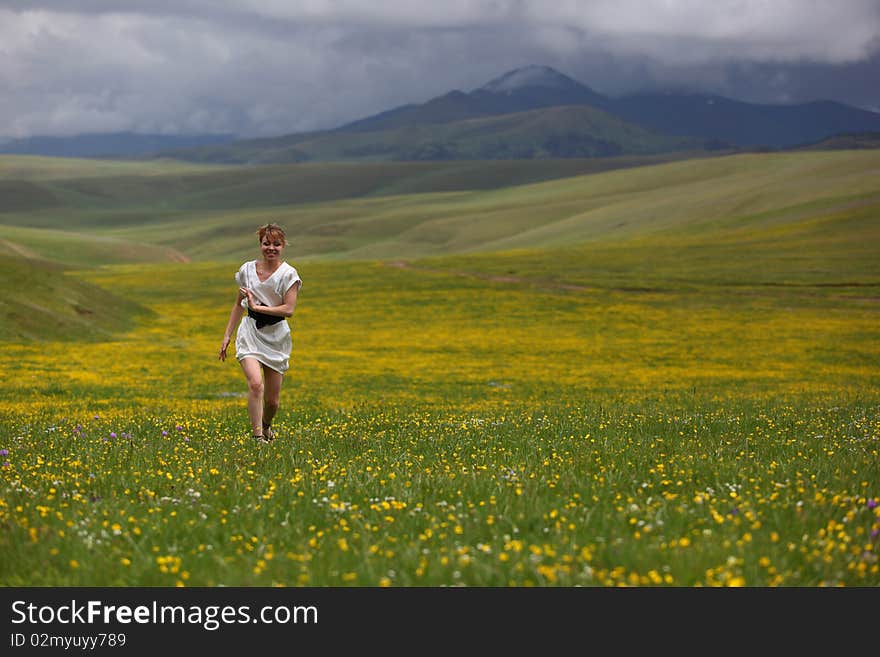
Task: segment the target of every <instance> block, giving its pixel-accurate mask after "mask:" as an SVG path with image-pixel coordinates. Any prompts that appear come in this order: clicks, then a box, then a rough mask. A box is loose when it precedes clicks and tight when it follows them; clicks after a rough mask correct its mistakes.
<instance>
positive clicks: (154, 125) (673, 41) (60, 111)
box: [0, 0, 880, 136]
mask: <svg viewBox="0 0 880 657" xmlns="http://www.w3.org/2000/svg"><path fill="white" fill-rule="evenodd" d="M0 54H2V58H0V88H3V89H4V93H3V94H2V96H0V121H2V125H3V126H4V128H3V129H2V133H0V134H3V135H5V136H26V135H30V134H71V133H77V132H107V131H115V130H136V131H141V132H166V133H181V132H182V133H194V132H232V133H236V134H240V135H260V134H262V135H271V134H282V133H287V132H297V131H304V130H310V129H319V128H327V127H333V126H336V125H339V124H341V123H344V122H346V121H350V120H354V119H357V118H361V117H363V116H366V115H369V114H372V113H375V112H379V111H382V110H385V109H388V108H390V107H394V106H397V105H400V104H403V103H409V102H423V101H425V100H427V99H429V98H431V97H433V96H435V95H438V94H442V93H445V92H446V91H449V90H451V89H461V90H471V89H473V88H476V87H478V86H480V85H482V84H483V83H485V82H487V81H488V80H489V79H491V78H494V77H497V76H498V75H501V74H503V73H504V72H506V71H508V70H510V69H512V68H516V67H519V66H524V65H528V64H545V65H549V66H553V67H555V68H557V69H559V70H560V71H562V72H564V73H566V74H568V75H571V76H572V77H575V78H576V79H578V80H580V81H581V82H583V83H585V84H587V85H589V86H591V87H593V88H594V89H596V90H597V91H599V92H602V93H606V94H609V95H619V94H622V93H627V92H630V91H635V90H639V89H642V88H646V87H647V88H655V87H676V88H689V89H694V90H704V91H712V92H715V93H721V94H724V95H728V96H731V97H734V98H742V99H744V100H750V101H753V102H800V101H805V100H813V99H817V98H830V99H834V100H839V101H841V102H846V103H850V104H854V105H859V106H862V107H867V108H873V109H875V110H877V109H880V90H878V89H880V84H878V83H877V80H878V79H880V74H878V70H880V3H878V2H876V0H850V1H848V2H838V1H835V0H824V1H819V0H797V1H795V0H772V1H770V0H768V1H757V0H752V1H749V0H719V1H717V2H703V1H697V0H679V1H677V2H676V1H671V0H665V1H664V0H656V1H652V0H639V1H636V0H613V1H612V0H592V1H590V2H587V1H580V2H579V1H573V0H557V1H556V2H553V3H548V2H541V1H539V0H535V1H532V0H519V1H517V0H494V1H492V0H487V1H473V0H471V1H465V0H445V1H444V2H442V3H436V2H429V1H424V2H422V1H409V2H403V1H395V0H384V1H383V2H381V3H377V2H374V1H366V0H345V1H341V0H337V1H334V2H331V1H329V0H326V1H323V0H310V1H304V2H294V1H289V0H154V1H149V2H148V1H146V0H129V1H127V2H116V3H113V2H104V1H100V0H71V1H67V0H64V1H62V0H34V1H23V0H19V1H15V0H7V1H4V0H0Z"/></svg>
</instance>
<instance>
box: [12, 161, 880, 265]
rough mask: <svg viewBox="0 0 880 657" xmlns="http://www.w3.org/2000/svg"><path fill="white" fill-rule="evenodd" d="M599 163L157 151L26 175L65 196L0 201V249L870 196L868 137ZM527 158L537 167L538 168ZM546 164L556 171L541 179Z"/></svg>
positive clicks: (367, 250) (540, 232)
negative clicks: (649, 161)
mask: <svg viewBox="0 0 880 657" xmlns="http://www.w3.org/2000/svg"><path fill="white" fill-rule="evenodd" d="M611 159H613V158H611ZM607 161H608V160H607V159H600V160H584V161H579V160H552V161H548V162H544V163H541V162H537V161H521V162H510V163H505V164H506V165H508V167H509V169H508V170H507V171H499V170H498V169H497V168H496V166H495V165H496V163H493V162H481V163H423V164H420V165H413V164H406V165H404V164H400V163H377V164H370V165H367V164H359V165H357V164H338V165H330V164H327V165H318V164H315V165H285V166H277V167H244V168H226V167H219V168H218V167H214V168H207V169H206V168H194V169H192V170H191V171H189V172H188V173H184V172H183V170H181V169H180V168H179V167H177V166H176V165H173V164H171V165H170V166H171V167H172V168H171V169H170V173H169V175H167V176H163V175H158V174H157V173H156V170H157V167H156V165H155V163H153V164H152V165H149V164H144V165H142V166H144V167H152V168H146V169H145V171H149V172H150V173H149V175H135V174H134V173H133V171H129V173H128V175H127V176H124V177H118V176H113V175H108V176H106V177H95V176H92V177H82V178H79V177H72V178H67V179H58V178H55V177H54V175H55V174H54V173H51V174H50V177H48V178H47V179H45V180H40V179H38V178H36V174H34V173H32V174H31V178H30V179H29V180H27V181H25V182H27V183H28V184H31V185H36V186H37V189H44V188H45V189H49V190H51V191H52V192H53V193H54V195H55V198H56V199H57V200H58V202H59V203H62V204H63V205H61V206H57V207H47V206H46V205H45V204H44V203H42V202H41V194H39V193H34V194H33V195H32V197H30V198H31V200H32V204H31V205H29V206H28V205H27V204H25V203H23V202H21V203H19V204H18V205H16V206H14V207H12V208H9V207H6V208H4V207H3V206H2V205H0V210H5V211H3V212H0V239H3V240H5V241H4V242H3V244H5V245H6V251H7V252H10V250H17V252H18V253H28V254H31V255H34V256H39V257H43V258H47V259H52V260H57V261H59V262H65V263H69V264H74V265H77V266H92V265H96V264H101V263H103V262H145V261H150V260H153V261H182V260H186V259H190V260H209V259H227V258H229V259H238V258H241V257H245V256H248V255H252V251H253V234H252V233H253V230H254V229H255V227H256V226H257V225H259V224H261V223H264V222H265V221H270V220H274V221H279V222H280V223H282V224H283V225H285V226H286V227H287V228H288V230H289V231H290V234H291V241H292V242H293V246H292V249H291V250H292V252H293V253H294V254H295V255H296V258H297V259H301V258H323V259H328V258H329V259H340V258H344V259H398V258H417V257H424V256H434V255H452V254H459V253H477V252H489V251H503V250H509V249H523V248H545V247H557V246H565V245H571V244H578V243H587V242H590V243H612V242H613V243H618V242H621V241H623V242H628V241H630V240H635V239H659V238H660V237H662V238H663V239H680V240H685V239H686V240H693V239H696V238H698V237H700V236H704V235H709V236H711V235H715V234H719V233H724V234H728V233H730V232H731V231H758V232H761V231H765V230H774V231H775V230H778V229H779V228H780V226H800V227H802V228H806V227H818V226H825V225H826V224H825V223H823V222H824V221H825V220H824V219H822V217H827V216H829V215H834V214H835V213H838V214H840V215H841V216H844V217H852V216H855V214H857V212H856V210H858V213H861V214H859V216H862V215H865V218H863V219H860V220H859V221H862V222H864V221H868V220H869V218H870V213H871V212H874V211H876V206H877V203H878V195H880V187H878V184H880V183H878V182H877V181H878V180H880V175H878V173H880V151H876V150H862V151H803V152H797V153H767V154H741V155H732V156H719V157H714V158H704V159H686V160H680V161H673V162H666V163H660V164H653V165H652V166H641V167H629V168H618V169H615V170H606V171H597V170H596V168H595V167H596V165H597V163H606V162H607ZM625 162H627V161H624V163H625ZM579 163H581V165H582V166H583V167H584V168H583V169H582V170H580V171H578V170H577V168H576V165H578V164H579ZM540 164H543V168H540V169H539V168H538V165H540ZM621 164H623V163H621ZM629 164H632V162H629ZM84 166H85V167H87V168H88V167H89V166H90V165H89V164H88V163H85V164H84ZM591 166H592V167H593V168H592V169H591V168H590V167H591ZM554 167H556V168H555V169H554ZM159 168H161V167H159ZM539 170H540V172H541V173H542V175H543V176H544V177H542V178H541V177H537V178H536V177H535V176H537V175H538V171H539ZM554 170H555V172H556V178H555V179H548V178H547V176H548V174H549V173H550V172H551V171H554ZM517 179H518V180H519V181H520V184H516V185H514V184H512V183H513V181H514V180H517ZM6 182H7V184H8V185H11V184H12V181H6ZM865 213H867V214H865ZM875 223H876V222H875ZM867 228H868V226H867V225H866V227H865V229H866V230H867ZM846 234H847V233H846V231H844V232H843V233H842V235H840V236H836V237H835V239H837V240H840V239H842V238H843V236H845V235H846ZM865 238H866V236H865V235H864V234H861V233H859V234H858V237H857V238H854V240H855V241H854V242H853V244H854V246H859V248H862V247H861V243H862V241H863V240H864V239H865Z"/></svg>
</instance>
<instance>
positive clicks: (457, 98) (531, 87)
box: [337, 66, 608, 132]
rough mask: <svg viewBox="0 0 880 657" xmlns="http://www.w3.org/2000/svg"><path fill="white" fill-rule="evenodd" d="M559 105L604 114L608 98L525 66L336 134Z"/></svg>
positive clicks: (563, 77)
mask: <svg viewBox="0 0 880 657" xmlns="http://www.w3.org/2000/svg"><path fill="white" fill-rule="evenodd" d="M561 105H589V106H591V107H595V108H598V109H606V108H607V105H608V99H607V98H605V97H604V96H602V95H601V94H598V93H596V92H595V91H593V90H592V89H590V88H589V87H587V86H585V85H583V84H581V83H580V82H577V81H576V80H573V79H572V78H570V77H568V76H567V75H563V74H562V73H559V72H558V71H555V70H554V69H552V68H549V67H547V66H526V67H525V68H520V69H516V70H514V71H510V72H509V73H505V74H504V75H502V76H501V77H499V78H496V79H494V80H492V81H490V82H488V83H487V84H485V85H483V86H482V87H480V88H479V89H477V90H475V91H472V92H470V93H464V92H462V91H457V90H456V91H450V92H449V93H447V94H444V95H443V96H439V97H437V98H434V99H431V100H429V101H428V102H426V103H423V104H421V105H404V106H402V107H398V108H395V109H392V110H389V111H387V112H382V113H380V114H376V115H374V116H370V117H367V118H365V119H361V120H359V121H354V122H352V123H348V124H346V125H343V126H342V127H340V128H337V130H338V131H340V132H369V131H375V130H390V129H396V128H403V127H410V126H414V125H434V124H438V123H450V122H453V121H462V120H465V119H474V118H479V117H486V116H497V115H499V114H512V113H514V112H524V111H528V110H533V109H539V108H542V107H558V106H561Z"/></svg>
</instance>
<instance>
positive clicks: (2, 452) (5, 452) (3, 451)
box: [0, 449, 9, 456]
mask: <svg viewBox="0 0 880 657" xmlns="http://www.w3.org/2000/svg"><path fill="white" fill-rule="evenodd" d="M8 455H9V450H8V449H0V456H8Z"/></svg>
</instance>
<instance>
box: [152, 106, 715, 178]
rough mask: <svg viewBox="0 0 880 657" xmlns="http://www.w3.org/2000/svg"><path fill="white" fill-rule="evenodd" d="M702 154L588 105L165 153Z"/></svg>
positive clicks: (273, 160)
mask: <svg viewBox="0 0 880 657" xmlns="http://www.w3.org/2000/svg"><path fill="white" fill-rule="evenodd" d="M701 150H704V144H703V141H702V140H698V139H691V138H686V137H674V136H667V135H661V134H658V133H655V132H652V131H650V130H647V129H645V128H642V127H640V126H637V125H634V124H632V123H627V122H626V121H623V120H622V119H619V118H617V117H615V116H613V115H611V114H608V113H607V112H603V111H602V110H599V109H595V108H593V107H589V106H587V105H562V106H558V107H546V108H542V109H536V110H529V111H524V112H514V113H510V114H498V115H493V116H484V117H479V118H471V119H465V120H460V121H449V122H444V123H429V124H412V125H403V126H400V127H396V128H394V127H389V128H387V129H376V130H370V131H367V130H361V129H357V130H354V131H346V130H341V129H340V130H331V131H326V132H316V133H308V134H303V135H296V136H290V137H286V138H280V139H276V140H272V139H261V140H253V141H250V140H248V141H241V142H234V143H231V144H222V145H218V146H208V147H204V148H197V149H188V150H186V151H177V152H168V153H164V156H167V157H172V158H179V159H186V160H188V161H193V162H203V163H248V164H282V163H288V162H328V161H351V160H362V161H376V160H383V161H399V160H409V161H438V160H512V159H536V158H570V157H607V156H616V155H656V154H663V153H675V152H681V151H701Z"/></svg>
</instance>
